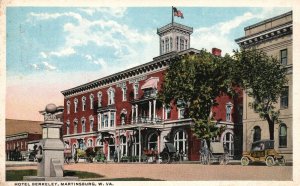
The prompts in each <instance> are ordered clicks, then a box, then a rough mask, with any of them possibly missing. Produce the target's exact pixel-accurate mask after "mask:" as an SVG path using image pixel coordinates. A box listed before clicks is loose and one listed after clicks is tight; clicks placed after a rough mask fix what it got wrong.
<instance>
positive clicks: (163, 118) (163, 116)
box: [161, 104, 165, 121]
mask: <svg viewBox="0 0 300 186" xmlns="http://www.w3.org/2000/svg"><path fill="white" fill-rule="evenodd" d="M161 116H162V117H161V119H162V120H163V121H164V120H165V104H163V108H162V115H161Z"/></svg>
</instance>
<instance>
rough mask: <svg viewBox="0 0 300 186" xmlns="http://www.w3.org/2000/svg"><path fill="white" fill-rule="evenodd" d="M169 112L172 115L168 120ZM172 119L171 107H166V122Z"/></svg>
mask: <svg viewBox="0 0 300 186" xmlns="http://www.w3.org/2000/svg"><path fill="white" fill-rule="evenodd" d="M168 112H169V113H170V117H169V118H168ZM169 119H171V107H170V106H166V107H165V120H169Z"/></svg>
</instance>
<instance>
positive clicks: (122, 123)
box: [121, 113, 126, 125]
mask: <svg viewBox="0 0 300 186" xmlns="http://www.w3.org/2000/svg"><path fill="white" fill-rule="evenodd" d="M125 118H126V115H125V114H124V113H122V114H121V125H125Z"/></svg>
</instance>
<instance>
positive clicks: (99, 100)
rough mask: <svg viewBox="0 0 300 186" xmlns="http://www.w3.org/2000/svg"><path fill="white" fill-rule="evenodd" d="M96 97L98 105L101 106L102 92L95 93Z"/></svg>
mask: <svg viewBox="0 0 300 186" xmlns="http://www.w3.org/2000/svg"><path fill="white" fill-rule="evenodd" d="M97 97H98V107H101V106H102V92H101V91H99V92H98V93H97Z"/></svg>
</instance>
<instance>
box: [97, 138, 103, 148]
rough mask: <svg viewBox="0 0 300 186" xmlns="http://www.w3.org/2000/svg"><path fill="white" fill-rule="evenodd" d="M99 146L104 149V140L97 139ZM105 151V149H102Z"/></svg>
mask: <svg viewBox="0 0 300 186" xmlns="http://www.w3.org/2000/svg"><path fill="white" fill-rule="evenodd" d="M97 146H99V147H102V148H103V140H102V139H101V138H98V139H97ZM102 150H103V149H102Z"/></svg>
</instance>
